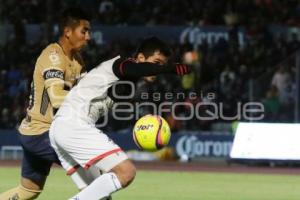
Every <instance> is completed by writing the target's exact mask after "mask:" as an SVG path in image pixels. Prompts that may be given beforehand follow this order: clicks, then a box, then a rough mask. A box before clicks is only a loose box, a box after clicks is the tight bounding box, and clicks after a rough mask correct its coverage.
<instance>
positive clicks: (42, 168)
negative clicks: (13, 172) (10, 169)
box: [19, 131, 60, 182]
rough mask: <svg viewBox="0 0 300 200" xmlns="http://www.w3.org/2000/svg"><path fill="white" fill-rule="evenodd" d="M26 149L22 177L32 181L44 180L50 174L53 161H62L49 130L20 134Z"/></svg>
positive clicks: (58, 162)
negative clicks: (53, 146) (50, 137)
mask: <svg viewBox="0 0 300 200" xmlns="http://www.w3.org/2000/svg"><path fill="white" fill-rule="evenodd" d="M19 137H20V142H21V145H22V147H23V150H24V156H23V160H22V177H24V178H28V179H30V180H32V181H38V182H40V181H43V180H45V179H46V177H47V176H48V175H49V172H50V168H51V166H52V164H53V163H57V164H59V165H60V161H59V159H58V157H57V155H56V153H55V151H54V149H53V148H52V147H51V145H50V139H49V132H48V131H47V132H45V133H43V134H41V135H22V134H19Z"/></svg>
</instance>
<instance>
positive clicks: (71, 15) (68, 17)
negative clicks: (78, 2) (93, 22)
mask: <svg viewBox="0 0 300 200" xmlns="http://www.w3.org/2000/svg"><path fill="white" fill-rule="evenodd" d="M80 20H87V21H90V16H89V15H88V14H87V13H86V12H85V11H84V10H82V9H81V8H78V7H71V8H68V9H66V10H64V11H63V12H62V15H61V18H60V22H59V31H60V34H62V33H63V31H64V28H65V27H67V26H70V27H75V26H76V25H78V24H79V21H80Z"/></svg>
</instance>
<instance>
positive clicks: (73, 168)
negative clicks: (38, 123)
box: [49, 123, 101, 190]
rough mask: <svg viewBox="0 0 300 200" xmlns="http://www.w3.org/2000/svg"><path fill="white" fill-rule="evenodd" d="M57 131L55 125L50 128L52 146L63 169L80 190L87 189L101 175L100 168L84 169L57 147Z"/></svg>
mask: <svg viewBox="0 0 300 200" xmlns="http://www.w3.org/2000/svg"><path fill="white" fill-rule="evenodd" d="M55 129H56V125H55V123H53V124H52V126H51V128H50V134H49V138H50V144H51V146H52V148H53V149H54V150H55V152H56V154H57V156H58V158H59V160H60V162H61V165H62V167H63V168H64V169H65V170H66V174H67V175H68V176H70V178H71V179H72V181H73V182H74V183H75V185H76V186H77V188H78V189H79V190H82V189H84V188H85V187H87V186H88V185H89V184H90V183H91V182H93V181H94V180H95V179H96V178H98V177H99V176H100V175H101V172H100V170H99V169H98V168H95V167H91V168H89V169H83V168H82V167H81V166H80V165H79V164H78V163H77V162H76V161H75V160H74V159H73V158H72V157H71V156H70V155H68V153H67V152H66V151H65V150H64V149H62V148H60V147H59V145H57V143H56V141H55V138H54V137H53V132H54V131H55Z"/></svg>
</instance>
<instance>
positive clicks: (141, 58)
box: [137, 53, 146, 63]
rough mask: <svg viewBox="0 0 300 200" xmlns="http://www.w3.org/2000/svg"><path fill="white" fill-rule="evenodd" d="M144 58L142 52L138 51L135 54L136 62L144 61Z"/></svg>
mask: <svg viewBox="0 0 300 200" xmlns="http://www.w3.org/2000/svg"><path fill="white" fill-rule="evenodd" d="M145 60H146V57H145V55H144V54H143V53H139V54H138V55H137V62H138V63H141V62H145Z"/></svg>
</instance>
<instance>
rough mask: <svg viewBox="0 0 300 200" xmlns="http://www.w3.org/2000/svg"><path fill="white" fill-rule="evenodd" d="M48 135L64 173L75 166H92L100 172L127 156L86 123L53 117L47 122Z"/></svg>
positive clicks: (106, 170) (108, 169)
mask: <svg viewBox="0 0 300 200" xmlns="http://www.w3.org/2000/svg"><path fill="white" fill-rule="evenodd" d="M49 137H50V142H51V146H52V147H53V148H54V150H55V151H56V153H57V155H58V158H59V159H60V161H61V164H62V166H63V168H64V169H65V170H66V171H67V174H68V175H71V174H73V173H74V172H75V171H76V170H77V169H78V168H79V167H82V168H84V169H89V168H90V167H91V166H92V165H94V167H97V168H98V169H99V170H101V171H102V172H108V171H110V170H111V169H112V168H113V167H115V166H116V165H118V164H119V163H121V162H122V161H124V160H126V159H128V157H127V155H126V154H125V152H124V151H123V150H122V149H121V148H120V147H119V146H118V145H117V144H115V143H114V142H113V141H112V140H111V139H110V138H109V137H107V135H106V134H104V133H103V132H102V131H101V130H99V129H97V128H96V127H95V126H93V125H90V124H88V123H84V122H82V123H81V124H78V123H72V122H71V121H70V120H64V119H63V118H61V117H57V118H55V119H54V121H53V122H52V124H51V127H50V132H49Z"/></svg>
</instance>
